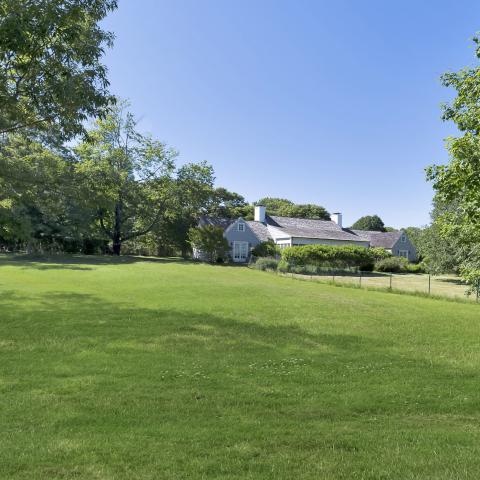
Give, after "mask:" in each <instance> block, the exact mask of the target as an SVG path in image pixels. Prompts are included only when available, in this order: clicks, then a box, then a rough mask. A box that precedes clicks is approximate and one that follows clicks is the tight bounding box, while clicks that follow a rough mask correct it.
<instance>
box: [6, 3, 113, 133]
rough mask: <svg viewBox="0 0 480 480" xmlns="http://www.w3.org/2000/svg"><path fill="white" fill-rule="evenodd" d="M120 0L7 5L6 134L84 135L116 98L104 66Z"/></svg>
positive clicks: (111, 40)
mask: <svg viewBox="0 0 480 480" xmlns="http://www.w3.org/2000/svg"><path fill="white" fill-rule="evenodd" d="M116 7H117V2H116V0H38V1H35V2H29V1H28V2H27V1H23V0H22V1H19V0H0V133H5V132H15V131H18V130H25V131H34V132H43V133H44V134H46V135H48V136H52V134H55V136H57V137H60V138H61V139H62V140H66V139H69V138H72V137H73V136H75V135H77V134H80V133H84V127H83V122H84V121H85V120H87V119H88V118H89V117H93V116H98V115H102V114H103V112H104V109H105V108H106V107H108V106H109V104H111V102H112V101H113V98H112V97H111V96H110V95H109V93H108V80H107V77H106V68H105V67H104V66H103V65H102V64H101V57H102V55H103V53H104V51H105V48H107V47H109V46H111V45H112V42H113V35H112V34H111V33H109V32H105V31H103V30H102V29H101V28H100V27H99V26H98V23H99V22H100V21H101V20H102V19H103V18H104V17H105V16H106V15H107V13H108V12H109V11H111V10H113V9H115V8H116Z"/></svg>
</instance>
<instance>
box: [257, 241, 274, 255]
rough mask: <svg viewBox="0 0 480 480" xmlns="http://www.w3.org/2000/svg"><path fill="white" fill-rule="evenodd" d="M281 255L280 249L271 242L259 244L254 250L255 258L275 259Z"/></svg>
mask: <svg viewBox="0 0 480 480" xmlns="http://www.w3.org/2000/svg"><path fill="white" fill-rule="evenodd" d="M279 253H280V249H279V248H278V246H277V245H275V244H274V243H273V242H272V241H271V240H268V241H266V242H261V243H259V244H258V245H256V246H255V247H254V249H253V250H252V254H253V255H254V256H255V257H275V256H276V255H278V254H279Z"/></svg>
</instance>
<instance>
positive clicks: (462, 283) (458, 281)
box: [434, 277, 468, 287]
mask: <svg viewBox="0 0 480 480" xmlns="http://www.w3.org/2000/svg"><path fill="white" fill-rule="evenodd" d="M434 278H435V277H434ZM435 281H436V282H442V283H451V284H453V285H460V286H461V287H466V286H467V285H468V284H467V283H466V282H465V281H463V280H462V279H460V278H438V277H437V278H435Z"/></svg>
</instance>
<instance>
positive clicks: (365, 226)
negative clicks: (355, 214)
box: [351, 215, 386, 232]
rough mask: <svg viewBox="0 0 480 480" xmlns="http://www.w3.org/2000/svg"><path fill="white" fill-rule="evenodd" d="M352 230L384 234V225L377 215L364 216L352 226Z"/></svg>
mask: <svg viewBox="0 0 480 480" xmlns="http://www.w3.org/2000/svg"><path fill="white" fill-rule="evenodd" d="M351 228H353V229H354V230H370V231H374V232H385V231H386V229H385V224H384V223H383V220H382V219H381V218H380V217H379V216H378V215H366V216H364V217H361V218H359V219H358V220H357V221H356V222H355V223H354V224H353V225H352V226H351Z"/></svg>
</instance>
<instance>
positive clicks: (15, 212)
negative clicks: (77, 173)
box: [0, 135, 95, 252]
mask: <svg viewBox="0 0 480 480" xmlns="http://www.w3.org/2000/svg"><path fill="white" fill-rule="evenodd" d="M71 165H72V164H71V161H70V159H69V158H67V157H65V156H64V155H61V154H60V153H58V152H55V151H53V150H50V149H47V148H46V147H44V146H43V145H41V144H40V143H38V142H35V141H32V140H30V139H27V138H24V137H22V136H19V135H9V136H7V137H6V139H5V140H4V142H3V143H2V145H1V146H0V243H1V244H3V246H4V247H7V248H9V249H16V248H19V247H20V248H24V249H25V248H26V249H27V250H28V251H57V250H58V251H84V252H87V250H89V249H90V247H88V248H87V247H86V244H87V243H90V244H91V243H92V242H95V240H94V235H93V236H92V235H91V234H89V227H90V223H91V220H92V218H91V217H90V216H89V212H88V210H86V209H84V208H83V206H82V204H81V203H79V202H78V198H79V189H78V184H77V182H76V181H75V178H74V176H73V172H72V168H71Z"/></svg>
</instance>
